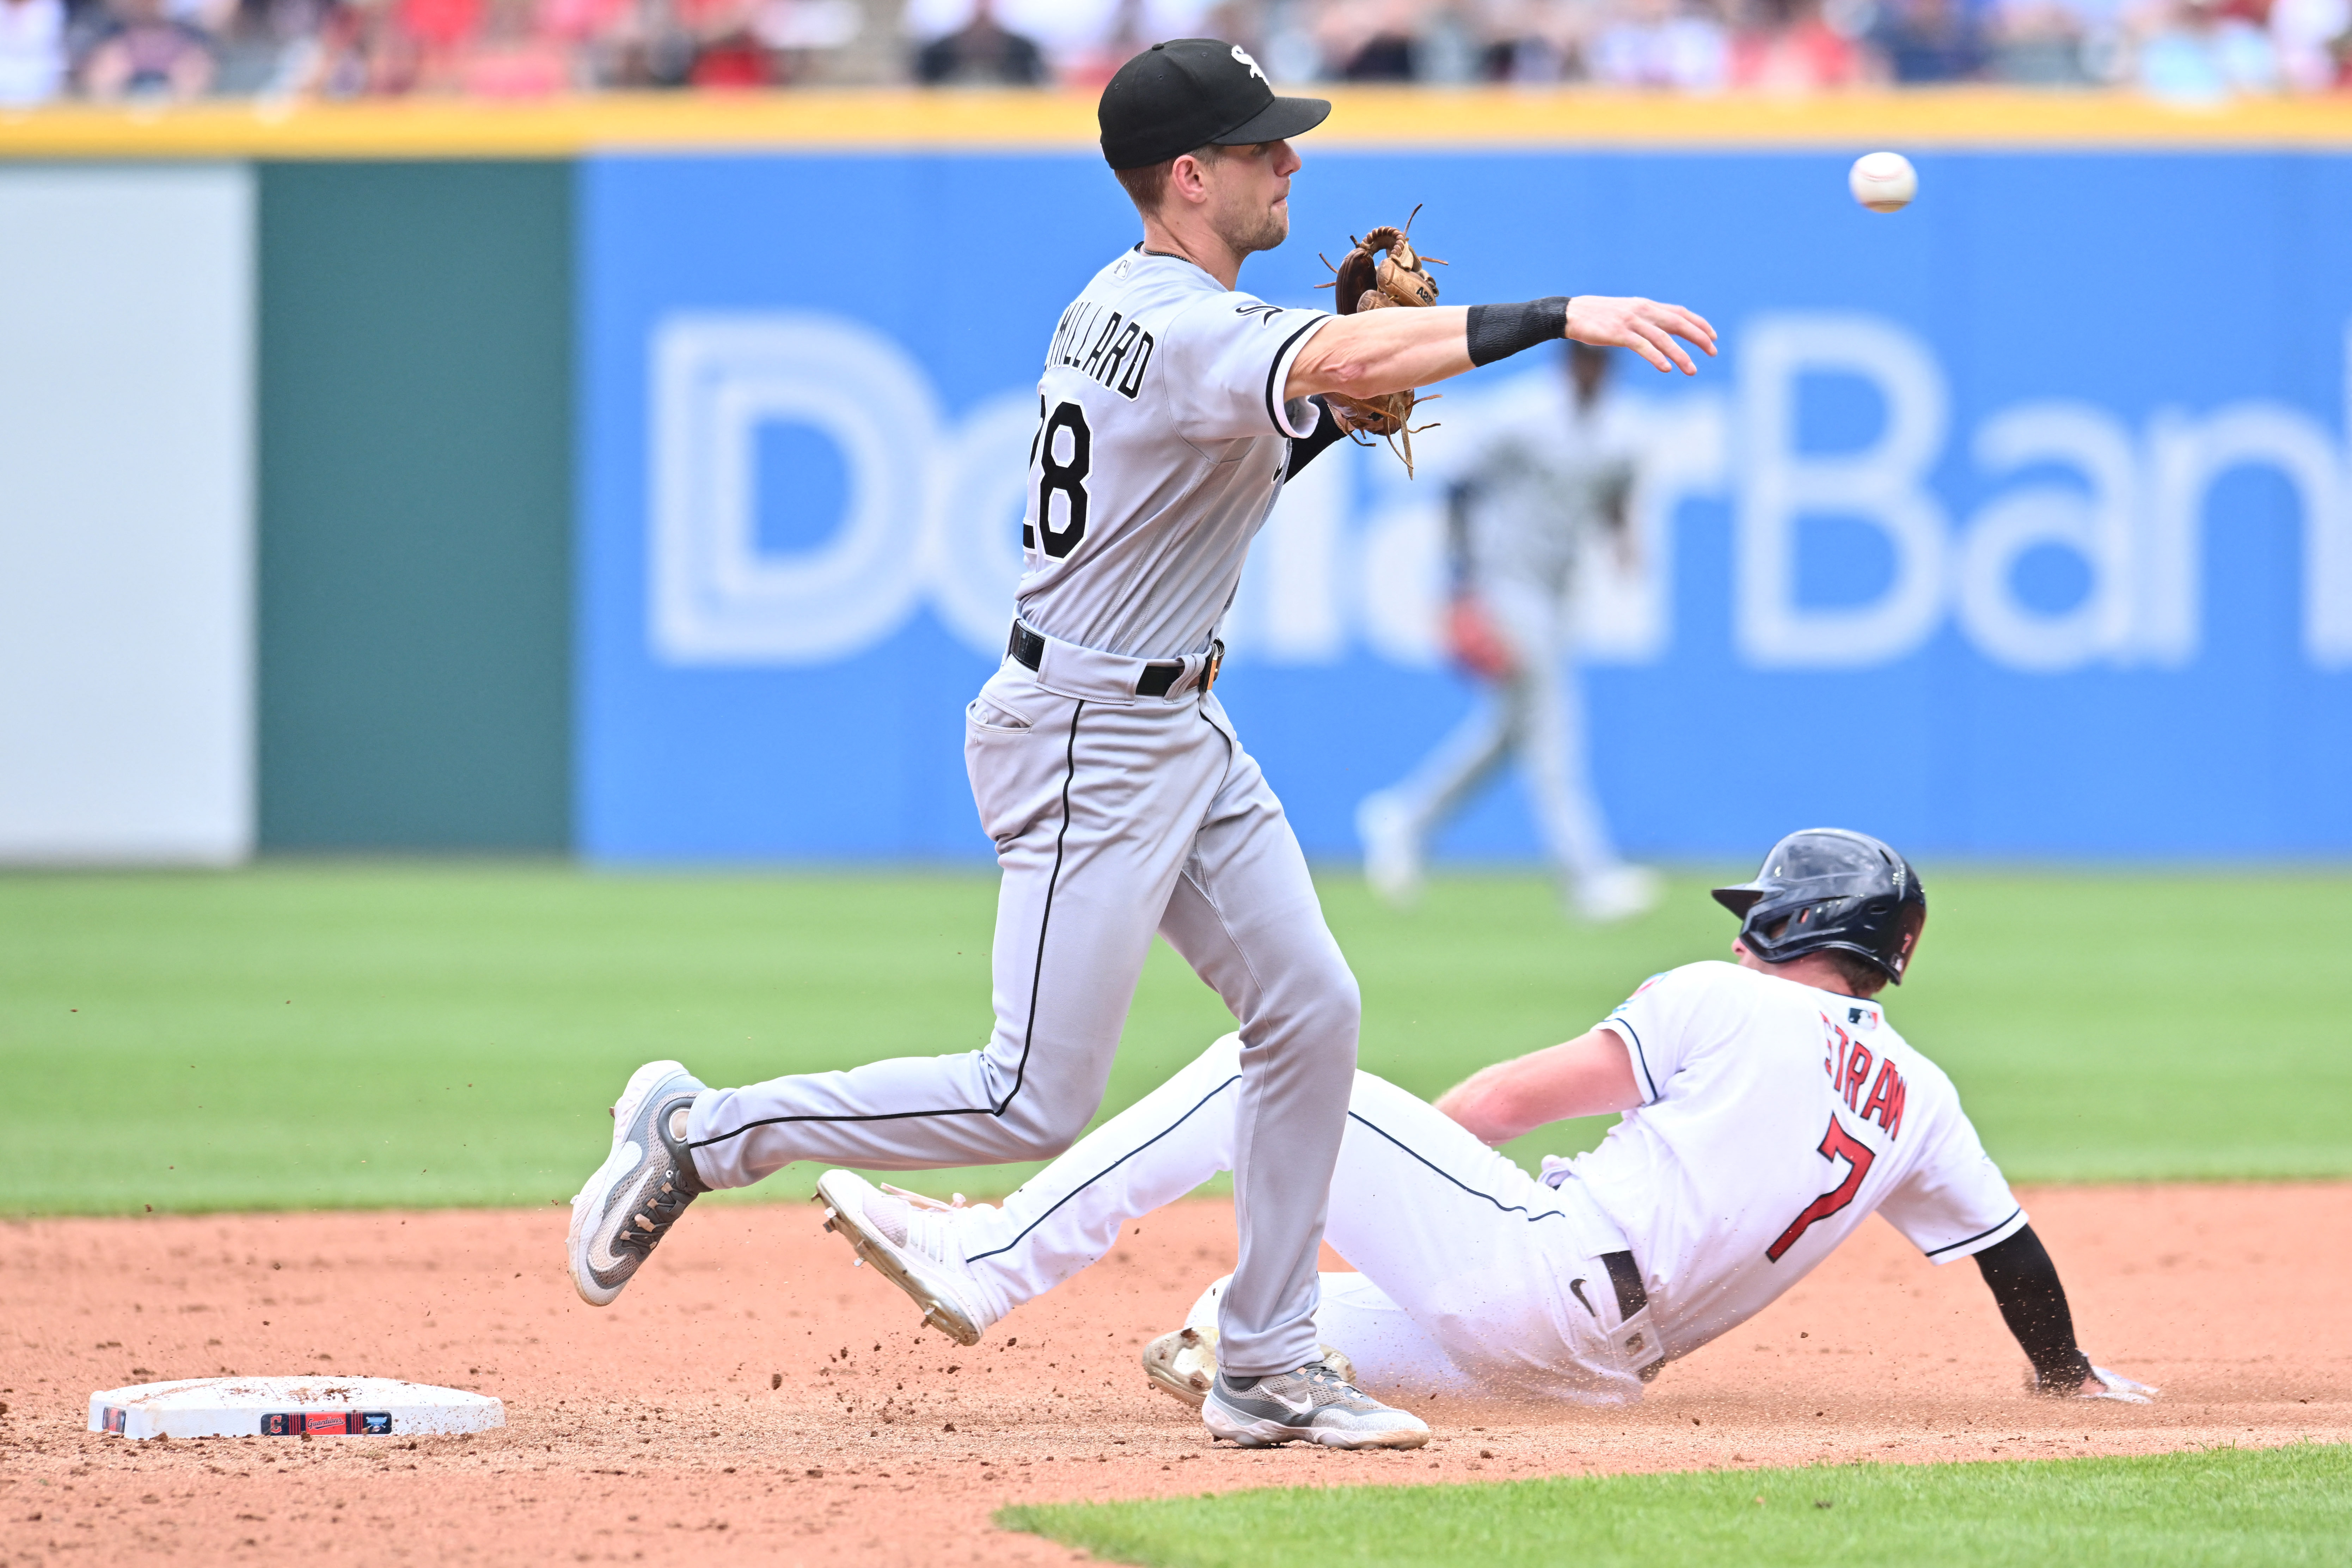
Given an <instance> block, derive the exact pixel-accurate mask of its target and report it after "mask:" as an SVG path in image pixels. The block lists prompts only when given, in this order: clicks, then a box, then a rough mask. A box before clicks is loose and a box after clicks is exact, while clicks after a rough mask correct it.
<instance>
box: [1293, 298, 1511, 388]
mask: <svg viewBox="0 0 2352 1568" xmlns="http://www.w3.org/2000/svg"><path fill="white" fill-rule="evenodd" d="M1469 368H1470V312H1469V310H1466V309H1465V308H1464V307H1462V306H1459V305H1433V306H1431V307H1429V308H1428V309H1427V310H1365V311H1362V312H1360V313H1359V314H1357V315H1353V316H1334V317H1332V318H1331V319H1330V320H1329V321H1326V322H1324V323H1323V325H1322V326H1320V327H1318V328H1317V329H1316V331H1315V335H1314V336H1313V337H1311V338H1309V339H1307V346H1306V347H1305V348H1303V349H1301V350H1299V351H1298V357H1297V358H1296V359H1294V360H1292V361H1291V362H1290V379H1289V380H1287V381H1286V382H1285V383H1283V394H1282V395H1283V397H1284V399H1285V400H1286V401H1288V400H1291V399H1295V398H1300V397H1312V396H1313V395H1315V394H1317V393H1318V392H1336V393H1338V394H1339V395H1341V396H1343V397H1378V396H1381V395H1382V394H1384V393H1391V392H1402V391H1403V390H1405V388H1407V387H1410V386H1426V385H1428V384H1430V383H1431V382H1433V381H1444V380H1445V379H1446V378H1447V377H1449V376H1455V375H1460V374H1462V373H1463V372H1464V371H1465V370H1468V369H1469Z"/></svg>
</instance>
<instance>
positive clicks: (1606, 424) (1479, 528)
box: [1462, 375, 1641, 595]
mask: <svg viewBox="0 0 2352 1568" xmlns="http://www.w3.org/2000/svg"><path fill="white" fill-rule="evenodd" d="M1640 461H1641V433H1640V431H1639V430H1638V429H1636V428H1635V427H1634V425H1633V421H1632V420H1631V419H1630V418H1628V417H1627V416H1626V414H1625V412H1624V410H1623V408H1622V405H1620V404H1619V403H1618V402H1617V400H1616V399H1615V398H1613V397H1611V396H1609V395H1607V394H1606V393H1603V394H1602V395H1601V396H1600V397H1599V398H1598V399H1596V400H1595V401H1594V402H1592V403H1590V404H1586V405H1581V406H1580V405H1578V404H1577V402H1576V400H1575V399H1574V398H1573V397H1572V396H1571V395H1570V393H1569V389H1568V388H1567V386H1565V385H1564V384H1562V381H1561V378H1560V377H1559V376H1557V375H1547V376H1545V377H1544V378H1543V391H1542V393H1541V395H1529V396H1527V397H1526V399H1525V401H1524V403H1521V401H1520V400H1519V399H1518V398H1516V397H1515V398H1514V399H1513V400H1512V405H1511V407H1510V409H1509V411H1508V413H1507V414H1506V415H1504V416H1502V417H1501V418H1500V419H1499V420H1498V421H1497V422H1496V424H1495V425H1494V426H1492V427H1490V428H1489V429H1488V430H1486V432H1485V433H1484V435H1483V437H1482V439H1481V440H1480V441H1479V443H1478V446H1477V447H1476V448H1475V451H1474V452H1473V453H1472V454H1471V455H1470V456H1469V457H1468V458H1467V460H1466V461H1465V463H1464V465H1463V469H1462V471H1463V474H1464V476H1465V478H1467V479H1470V480H1471V481H1472V485H1473V489H1472V491H1471V496H1470V539H1469V547H1470V549H1469V554H1470V570H1471V574H1472V576H1473V578H1474V579H1475V580H1477V581H1479V582H1480V583H1482V584H1483V583H1484V582H1486V581H1487V580H1490V579H1492V578H1495V577H1509V578H1514V579H1517V580H1519V581H1522V582H1527V583H1532V584H1537V585H1538V586H1540V587H1542V588H1543V589H1545V590H1546V591H1547V592H1549V593H1550V594H1552V595H1561V594H1564V593H1565V592H1566V591H1567V587H1568V583H1569V578H1570V574H1571V573H1572V572H1573V570H1574V568H1575V564H1576V558H1577V552H1579V551H1580V549H1582V548H1584V547H1585V546H1586V544H1587V543H1588V542H1589V540H1590V539H1591V535H1592V534H1593V533H1595V532H1596V531H1598V530H1599V529H1600V527H1601V523H1602V521H1603V520H1604V518H1605V517H1606V515H1607V510H1608V507H1609V505H1610V504H1611V501H1612V498H1615V497H1622V495H1623V494H1624V492H1625V491H1626V490H1627V489H1630V488H1631V487H1632V485H1633V479H1634V475H1635V472H1636V469H1637V468H1638V467H1639V464H1640Z"/></svg>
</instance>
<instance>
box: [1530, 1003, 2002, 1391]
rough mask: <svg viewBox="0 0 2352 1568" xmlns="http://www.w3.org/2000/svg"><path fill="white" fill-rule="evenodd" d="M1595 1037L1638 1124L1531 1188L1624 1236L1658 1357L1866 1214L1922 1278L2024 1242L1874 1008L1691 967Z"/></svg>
mask: <svg viewBox="0 0 2352 1568" xmlns="http://www.w3.org/2000/svg"><path fill="white" fill-rule="evenodd" d="M1602 1026H1603V1027H1605V1028H1608V1029H1612V1030H1613V1031H1615V1032H1616V1033H1617V1034H1618V1035H1619V1036H1621V1037H1622V1038H1623V1039H1624V1041H1625V1045H1626V1047H1627V1049H1628V1051H1629V1052H1630V1053H1631V1055H1632V1057H1633V1073H1634V1078H1635V1080H1636V1082H1637V1083H1638V1085H1639V1086H1640V1088H1641V1090H1642V1094H1643V1104H1642V1106H1641V1107H1640V1108H1639V1109H1637V1110H1630V1111H1628V1112H1626V1114H1625V1117H1624V1120H1623V1121H1621V1122H1620V1123H1619V1124H1618V1125H1617V1126H1616V1127H1615V1128H1613V1129H1612V1130H1611V1131H1610V1133H1609V1137H1608V1139H1607V1140H1606V1141H1605V1142H1603V1143H1602V1144H1601V1147H1600V1148H1598V1149H1595V1150H1593V1151H1592V1152H1590V1153H1586V1154H1581V1155H1579V1156H1577V1157H1576V1158H1575V1159H1573V1160H1569V1161H1560V1160H1547V1161H1545V1162H1544V1168H1545V1179H1546V1180H1547V1181H1549V1182H1550V1183H1551V1184H1553V1185H1555V1186H1558V1185H1559V1184H1560V1183H1561V1182H1563V1181H1564V1180H1566V1179H1568V1178H1570V1177H1571V1176H1572V1177H1574V1178H1575V1179H1576V1180H1578V1181H1580V1183H1582V1184H1583V1185H1584V1187H1585V1189H1586V1191H1587V1192H1588V1193H1590V1194H1591V1196H1592V1197H1593V1198H1594V1200H1595V1201H1597V1202H1598V1203H1599V1204H1600V1205H1601V1207H1602V1208H1603V1209H1604V1210H1606V1211H1607V1212H1608V1214H1609V1215H1610V1216H1611V1217H1612V1218H1613V1219H1614V1220H1615V1221H1616V1222H1617V1224H1618V1226H1620V1227H1621V1228H1622V1230H1623V1231H1624V1233H1625V1236H1626V1238H1627V1240H1628V1242H1629V1243H1630V1245H1631V1247H1632V1248H1633V1258H1634V1261H1635V1262H1636V1263H1638V1264H1639V1265H1640V1266H1641V1268H1642V1271H1643V1275H1644V1277H1645V1279H1646V1281H1647V1284H1648V1287H1649V1291H1650V1300H1651V1305H1652V1306H1653V1308H1654V1310H1655V1312H1656V1321H1657V1323H1658V1327H1659V1331H1660V1332H1661V1334H1662V1335H1663V1336H1664V1342H1665V1347H1666V1351H1667V1353H1668V1354H1670V1355H1681V1354H1686V1353H1688V1352H1690V1351H1692V1350H1695V1349H1696V1348H1697V1347H1698V1346H1699V1345H1701V1344H1704V1343H1705V1342H1706V1341H1708V1340H1711V1339H1713V1338H1715V1337H1716V1336H1717V1335H1719V1334H1722V1333H1724V1332H1726V1331H1728V1330H1730V1329H1732V1328H1734V1327H1736V1326H1737V1325H1738V1324H1739V1323H1740V1322H1742V1321H1746V1320H1747V1319H1748V1318H1750V1317H1753V1316H1754V1315H1755V1314H1756V1313H1758V1312H1759V1311H1762V1310H1764V1309H1765V1308H1766V1307H1767V1306H1769V1305H1770V1304H1771V1302H1772V1301H1773V1300H1774V1299H1775V1298H1777V1297H1778V1296H1779V1295H1780V1293H1781V1292H1782V1291H1784V1290H1786V1289H1789V1287H1790V1286H1791V1285H1793V1284H1795V1283H1796V1282H1797V1281H1798V1280H1800V1279H1803V1278H1804V1277H1805V1275H1806V1274H1807V1273H1808V1272H1810V1271H1811V1269H1812V1268H1813V1266H1814V1265H1816V1264H1818V1263H1819V1262H1821V1260H1822V1258H1827V1257H1828V1256H1829V1255H1830V1253H1831V1251H1832V1249H1833V1248H1834V1247H1836V1246H1837V1245H1838V1243H1839V1242H1841V1241H1843V1240H1844V1239H1845V1237H1847V1235H1848V1234H1850V1233H1851V1232H1852V1231H1853V1228H1854V1226H1858V1225H1860V1224H1861V1223H1862V1222H1863V1221H1864V1219H1867V1218H1868V1217H1869V1216H1870V1215H1871V1213H1872V1211H1874V1210H1878V1211H1883V1212H1884V1213H1885V1215H1886V1217H1887V1219H1888V1220H1889V1221H1891V1222H1892V1223H1893V1224H1894V1226H1895V1229H1897V1230H1899V1231H1901V1232H1902V1233H1903V1234H1904V1236H1905V1237H1907V1238H1909V1240H1910V1241H1911V1243H1912V1245H1913V1246H1915V1247H1918V1248H1919V1250H1920V1251H1922V1252H1924V1253H1926V1254H1927V1257H1928V1258H1931V1259H1932V1260H1934V1261H1935V1262H1937V1263H1949V1262H1952V1261H1954V1260H1956V1259H1958V1258H1967V1257H1969V1256H1970V1255H1972V1254H1974V1253H1978V1252H1981V1251H1983V1250H1984V1249H1985V1248H1986V1247H1990V1246H1992V1245H1994V1244H1995V1243H1997V1242H2000V1241H2002V1240H2005V1239H2007V1238H2008V1237H2011V1236H2013V1235H2015V1234H2016V1233H2017V1231H2018V1230H2019V1229H2021V1227H2022V1226H2024V1225H2025V1222H2026V1216H2025V1211H2024V1210H2023V1209H2021V1208H2020V1207H2019V1206H2018V1203H2017V1200H2016V1198H2014V1197H2013V1196H2011V1194H2010V1190H2009V1184H2008V1183H2007V1182H2006V1181H2004V1180H2003V1179H2002V1177H2001V1173H2000V1170H1999V1168H1997V1167H1996V1166H1995V1165H1994V1164H1993V1163H1992V1161H1991V1159H1990V1157H1989V1156H1988V1155H1987V1154H1986V1153H1985V1152H1984V1145H1983V1144H1982V1143H1980V1142H1978V1139H1977V1133H1976V1129H1975V1128H1974V1127H1971V1126H1970V1125H1969V1119H1968V1117H1967V1115H1966V1114H1965V1113H1964V1112H1963V1111H1962V1110H1960V1100H1959V1095H1958V1092H1957V1091H1956V1090H1954V1089H1953V1088H1952V1080H1951V1079H1948V1078H1946V1077H1945V1076H1944V1073H1943V1070H1942V1069H1941V1068H1937V1066H1936V1064H1935V1063H1933V1062H1931V1061H1929V1060H1928V1059H1927V1058H1926V1057H1923V1056H1921V1055H1920V1054H1919V1053H1918V1052H1917V1051H1916V1050H1914V1049H1913V1048H1912V1047H1910V1046H1909V1045H1907V1044H1906V1043H1905V1041H1904V1039H1903V1037H1901V1036H1900V1035H1897V1034H1896V1033H1895V1030H1894V1028H1893V1026H1890V1025H1889V1024H1888V1023H1887V1022H1886V1018H1885V1014H1884V1012H1882V1011H1881V1009H1880V1008H1879V1005H1878V1004H1876V1003H1875V1002H1863V1001H1857V1000H1855V999H1854V998H1853V997H1851V996H1840V995H1837V994H1833V993H1832V992H1827V991H1817V990H1814V989H1813V988H1811V986H1806V985H1800V984H1796V983H1795V982H1794V981H1790V980H1783V979H1780V978H1779V977H1778V976H1775V975H1770V974H1765V973H1759V972H1758V971H1756V970H1752V969H1744V968H1741V967H1739V966H1738V965H1737V964H1731V963H1693V964H1686V965H1685V966H1684V967H1683V968H1680V969H1674V970H1668V971H1667V972H1666V973H1664V974H1660V975H1656V976H1654V977H1653V978H1652V979H1651V980H1650V981H1649V982H1648V983H1647V984H1644V985H1643V987H1642V988H1641V989H1640V990H1639V991H1637V992H1635V993H1634V994H1633V997H1632V998H1631V999H1630V1000H1628V1001H1627V1002H1626V1003H1625V1005H1623V1006H1622V1007H1620V1008H1618V1009H1617V1010H1616V1011H1615V1012H1614V1013H1612V1014H1611V1015H1610V1016H1609V1017H1608V1018H1607V1019H1606V1020H1604V1021H1603V1024H1602Z"/></svg>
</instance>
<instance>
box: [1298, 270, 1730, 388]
mask: <svg viewBox="0 0 2352 1568" xmlns="http://www.w3.org/2000/svg"><path fill="white" fill-rule="evenodd" d="M1563 337H1568V338H1574V339H1575V340H1576V341H1577V342H1582V343H1591V344H1594V345H1596V346H1598V347H1602V348H1626V349H1631V350H1633V352H1634V353H1637V354H1640V355H1641V356H1642V357H1643V359H1645V360H1648V361H1649V362H1650V363H1652V364H1654V365H1655V366H1657V367H1658V368H1659V369H1660V370H1680V371H1681V372H1682V373H1683V374H1685V375H1696V374H1698V366H1697V364H1696V363H1695V362H1694V361H1693V360H1692V359H1691V356H1690V354H1689V352H1688V351H1687V350H1685V348H1684V347H1683V345H1682V343H1680V342H1675V339H1677V338H1680V339H1682V340H1684V342H1688V343H1690V344H1691V345H1692V346H1693V347H1696V348H1697V349H1699V350H1700V351H1701V352H1703V353H1707V354H1710V355H1712V354H1713V353H1715V328H1714V327H1712V326H1710V325H1709V324H1708V323H1707V321H1706V318H1705V317H1704V316H1700V315H1698V314H1696V313H1695V312H1693V311H1690V310H1684V309H1683V308H1682V307H1681V306H1679V305H1662V304H1660V303H1659V302H1658V301H1656V300H1638V299H1634V300H1625V299H1611V298H1606V297H1603V296H1601V295H1597V294H1581V295H1579V296H1577V297H1576V298H1575V299H1572V300H1570V299H1553V300H1529V301H1528V302H1527V303H1525V304H1520V305H1472V306H1468V307H1463V306H1457V305H1433V306H1431V307H1429V308H1428V309H1426V310H1360V311H1358V312H1357V313H1356V314H1354V315H1352V316H1335V317H1333V318H1332V319H1331V320H1330V321H1326V322H1325V323H1324V324H1323V325H1322V326H1321V327H1319V328H1318V329H1317V330H1316V332H1315V335H1314V336H1313V337H1311V338H1309V339H1307V346H1306V347H1305V348H1303V349H1301V350H1299V352H1298V357H1297V358H1296V359H1294V360H1292V361H1291V362H1290V377H1289V379H1288V380H1287V381H1286V382H1285V383H1284V384H1283V397H1284V400H1285V401H1289V400H1291V399H1295V398H1300V397H1309V396H1312V395H1315V394H1316V393H1318V392H1336V393H1339V394H1340V395H1343V396H1347V397H1360V398H1372V397H1379V396H1381V395H1385V394H1388V393H1391V392H1402V391H1404V390H1405V389H1406V388H1407V387H1415V386H1427V385H1428V384H1430V383H1431V382H1433V381H1444V380H1446V379H1447V378H1449V377H1452V376H1456V375H1460V374H1462V373H1463V372H1464V371H1466V370H1469V369H1471V368H1473V367H1474V366H1476V365H1482V364H1491V363H1494V362H1495V361H1496V360H1498V359H1502V358H1505V357H1507V356H1508V355H1510V354H1514V353H1518V352H1519V351H1520V350H1521V349H1528V348H1533V347H1534V346H1535V345H1536V344H1538V343H1540V342H1555V341H1557V340H1559V339H1560V338H1563Z"/></svg>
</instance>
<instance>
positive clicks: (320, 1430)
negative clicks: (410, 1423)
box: [261, 1410, 392, 1437]
mask: <svg viewBox="0 0 2352 1568" xmlns="http://www.w3.org/2000/svg"><path fill="white" fill-rule="evenodd" d="M391 1431H392V1413H391V1412H390V1411H388V1410H291V1411H276V1410H273V1411H270V1412H268V1413H267V1414H265V1415H263V1416H262V1417H261V1435H262V1436H265V1437H359V1436H368V1437H382V1436H388V1435H389V1434H390V1433H391Z"/></svg>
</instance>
